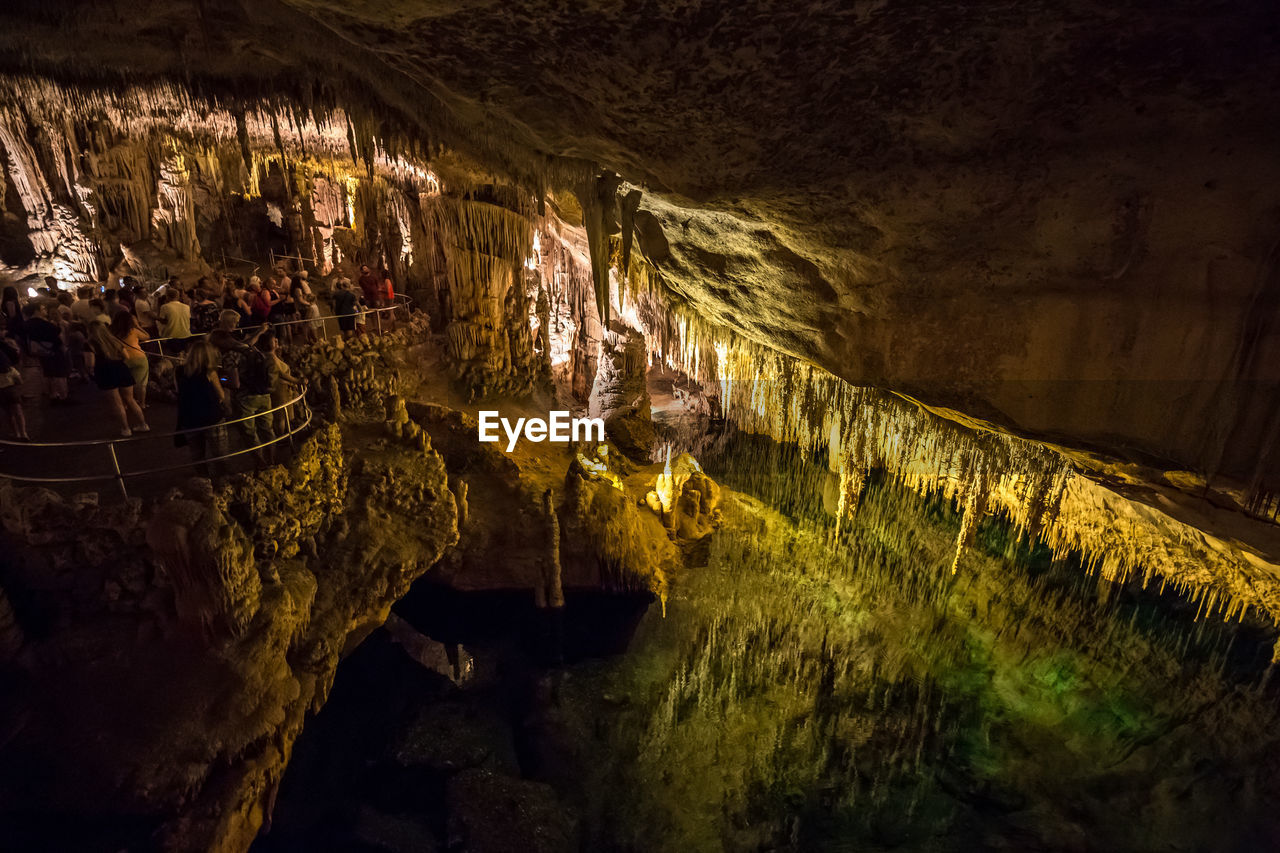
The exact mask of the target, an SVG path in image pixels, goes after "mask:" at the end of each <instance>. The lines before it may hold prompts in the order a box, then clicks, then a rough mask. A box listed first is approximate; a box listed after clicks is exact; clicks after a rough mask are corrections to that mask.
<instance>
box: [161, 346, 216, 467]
mask: <svg viewBox="0 0 1280 853" xmlns="http://www.w3.org/2000/svg"><path fill="white" fill-rule="evenodd" d="M218 361H219V355H218V351H217V350H216V349H215V348H214V346H213V344H211V343H209V342H208V341H202V340H197V341H195V342H194V343H192V345H191V346H190V347H188V348H187V354H186V356H185V357H184V358H183V360H182V364H181V365H180V366H179V367H178V371H177V374H178V425H177V433H176V434H175V435H174V437H173V443H174V445H175V446H177V447H189V448H191V458H192V459H194V460H195V462H196V463H197V464H196V471H197V472H198V473H199V474H200V476H202V477H208V476H209V466H208V465H207V464H206V463H205V461H204V460H206V459H208V458H209V457H210V455H212V456H215V457H216V456H219V455H220V449H221V447H220V445H221V440H220V439H221V434H222V428H221V427H219V428H217V429H212V427H214V426H216V425H217V424H219V423H221V422H222V419H223V417H224V416H225V413H226V410H227V397H226V393H225V392H224V391H223V390H222V381H221V379H220V378H219V377H218ZM210 451H213V452H212V454H211V453H210Z"/></svg>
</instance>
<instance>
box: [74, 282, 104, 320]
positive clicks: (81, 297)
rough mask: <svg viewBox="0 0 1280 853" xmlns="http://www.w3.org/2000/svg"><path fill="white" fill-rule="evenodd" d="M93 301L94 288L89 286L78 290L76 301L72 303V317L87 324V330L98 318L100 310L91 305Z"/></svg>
mask: <svg viewBox="0 0 1280 853" xmlns="http://www.w3.org/2000/svg"><path fill="white" fill-rule="evenodd" d="M92 299H93V288H92V287H89V286H88V285H87V284H86V285H83V286H81V287H78V288H76V301H75V302H73V303H71V316H72V317H73V318H74V319H76V320H79V321H80V322H81V323H84V324H85V327H86V328H87V327H88V325H89V324H90V323H92V322H93V319H94V318H95V317H97V316H98V309H96V308H94V307H93V305H91V304H90V300H92Z"/></svg>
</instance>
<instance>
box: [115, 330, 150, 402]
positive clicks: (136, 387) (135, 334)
mask: <svg viewBox="0 0 1280 853" xmlns="http://www.w3.org/2000/svg"><path fill="white" fill-rule="evenodd" d="M111 334H113V335H115V336H116V337H117V338H119V339H120V343H122V344H124V363H125V366H126V367H128V368H129V374H130V375H131V376H133V398H134V399H135V400H137V401H138V408H140V409H145V408H146V407H147V383H149V382H150V381H151V367H150V365H149V364H148V363H147V354H146V352H145V351H144V350H143V349H142V344H143V342H144V341H146V340H148V338H147V336H146V335H145V334H143V332H142V329H141V328H140V327H139V326H138V321H137V320H136V319H134V316H133V315H132V314H127V313H125V312H123V311H122V312H120V313H119V314H117V315H116V318H115V319H114V320H112V321H111Z"/></svg>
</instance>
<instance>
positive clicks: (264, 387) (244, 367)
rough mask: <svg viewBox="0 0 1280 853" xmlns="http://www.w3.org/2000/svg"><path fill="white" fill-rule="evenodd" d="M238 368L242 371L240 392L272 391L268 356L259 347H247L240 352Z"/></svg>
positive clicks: (260, 392) (246, 393)
mask: <svg viewBox="0 0 1280 853" xmlns="http://www.w3.org/2000/svg"><path fill="white" fill-rule="evenodd" d="M237 369H238V370H239V371H240V394H242V395H257V394H270V393H271V373H270V371H268V370H267V357H266V356H265V355H263V354H262V352H261V351H260V350H259V349H258V348H257V347H246V348H245V349H244V350H243V351H241V352H240V357H239V359H237Z"/></svg>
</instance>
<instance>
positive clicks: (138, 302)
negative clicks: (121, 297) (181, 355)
mask: <svg viewBox="0 0 1280 853" xmlns="http://www.w3.org/2000/svg"><path fill="white" fill-rule="evenodd" d="M133 313H134V314H135V315H137V317H138V325H139V326H140V327H141V328H142V331H144V332H146V334H147V336H148V337H154V336H155V334H156V309H155V307H154V306H153V304H152V302H151V298H150V297H149V296H147V291H146V289H145V288H144V287H143V286H142V285H138V286H137V287H135V288H134V289H133Z"/></svg>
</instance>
